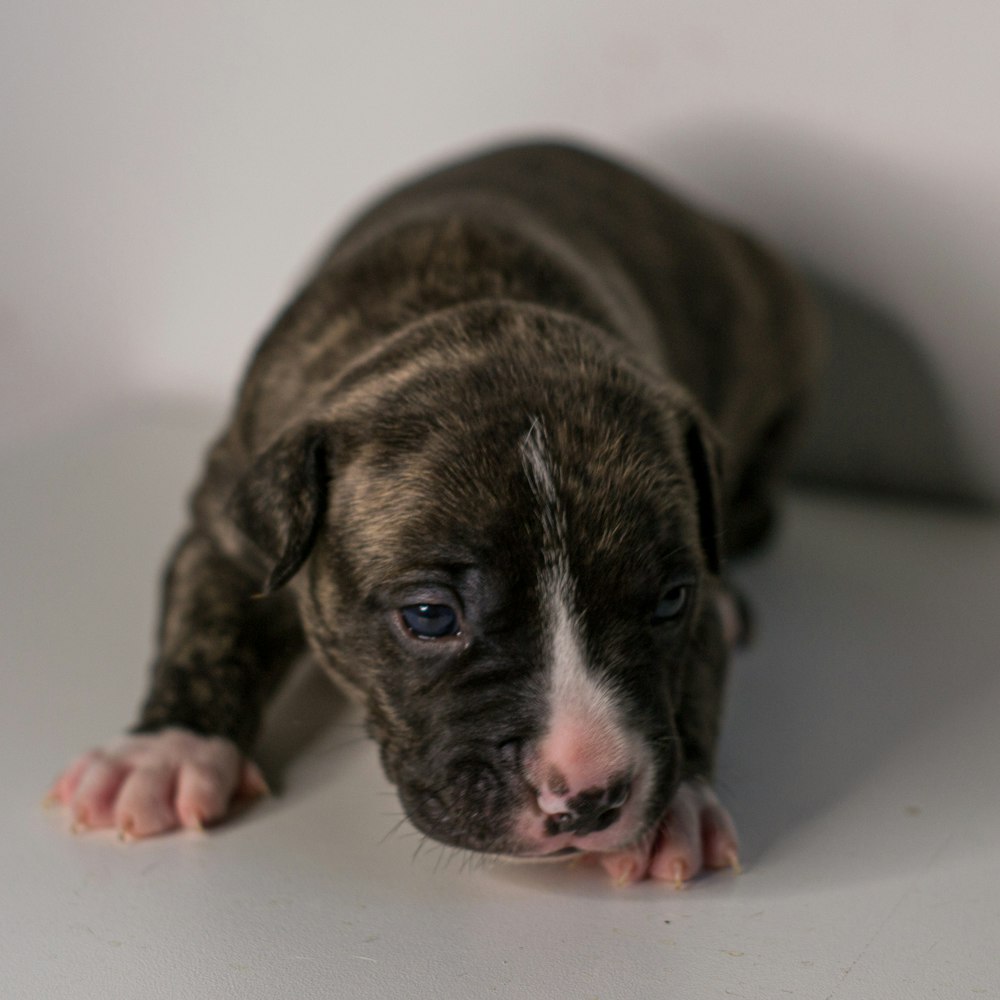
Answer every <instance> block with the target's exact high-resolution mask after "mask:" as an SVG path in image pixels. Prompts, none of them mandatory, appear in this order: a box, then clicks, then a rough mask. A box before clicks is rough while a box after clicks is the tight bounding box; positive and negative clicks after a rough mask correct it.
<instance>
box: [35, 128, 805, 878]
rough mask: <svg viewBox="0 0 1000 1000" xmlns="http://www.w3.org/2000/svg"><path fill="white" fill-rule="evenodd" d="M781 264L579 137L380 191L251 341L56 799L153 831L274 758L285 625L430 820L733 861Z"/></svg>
mask: <svg viewBox="0 0 1000 1000" xmlns="http://www.w3.org/2000/svg"><path fill="white" fill-rule="evenodd" d="M816 358H817V337H816V330H815V322H814V316H813V312H812V310H811V307H810V303H809V301H808V299H807V296H806V294H805V292H804V290H803V287H802V286H801V284H800V283H799V281H798V279H797V278H796V277H795V276H793V274H792V273H791V272H790V271H789V270H788V269H787V268H786V267H785V266H784V265H783V264H781V263H780V262H779V261H778V260H776V259H775V257H774V256H772V255H771V254H770V253H769V252H768V251H766V250H765V249H763V248H762V247H761V246H760V245H759V244H758V243H757V242H755V241H753V240H752V239H750V238H749V237H747V236H746V235H744V234H742V233H740V232H738V231H737V230H735V229H732V228H730V227H728V226H726V225H722V224H720V223H719V222H716V221H713V220H710V219H708V218H706V217H705V216H703V215H702V214H700V213H698V212H696V211H694V210H693V209H691V208H690V207H688V206H687V205H685V204H683V203H682V202H681V201H679V200H677V199H675V198H674V197H672V196H671V195H669V194H667V193H665V192H664V191H662V190H661V189H659V188H658V187H656V186H654V185H653V184H651V183H649V182H648V181H647V180H645V179H643V178H642V177H640V176H639V175H637V174H635V173H633V172H632V171H630V170H628V169H626V168H623V167H622V166H619V165H617V164H615V163H612V162H610V161H609V160H607V159H605V158H603V157H601V156H598V155H595V154H593V153H590V152H586V151H584V150H581V149H576V148H572V147H569V146H564V145H555V144H541V143H539V144H529V145H520V146H515V147H509V148H502V149H499V150H494V151H490V152H487V153H485V154H483V155H479V156H476V157H474V158H472V159H468V160H465V161H463V162H460V163H457V164H454V165H451V166H448V167H446V168H444V169H441V170H438V171H436V172H434V173H432V174H430V175H428V176H426V177H423V178H421V179H419V180H417V181H415V182H414V183H412V184H409V185H407V186H405V187H403V188H401V189H399V190H397V191H396V192H395V193H393V194H390V195H389V196H388V197H386V198H385V199H384V200H382V201H380V202H379V203H378V204H376V205H375V206H374V207H373V208H372V209H371V210H370V211H369V212H368V213H367V214H365V215H364V216H363V217H362V218H361V219H360V220H359V221H358V222H356V223H355V224H354V225H353V227H351V228H350V229H349V231H348V232H347V233H346V234H345V235H344V236H343V237H342V238H341V239H340V240H339V241H338V242H337V243H336V245H335V246H334V247H333V249H332V250H331V251H330V252H329V254H328V255H327V256H326V257H325V259H323V261H322V263H321V264H320V265H319V267H318V269H317V270H316V272H315V274H314V275H313V277H312V278H311V279H310V280H309V281H308V283H307V284H306V285H305V287H304V288H303V289H302V290H301V291H300V292H299V294H298V295H297V296H296V297H295V299H294V300H293V301H292V302H291V304H290V305H289V306H288V307H287V308H286V310H285V311H284V312H283V313H282V314H281V316H280V317H279V318H278V320H277V322H276V323H275V324H274V326H273V328H272V329H271V331H270V332H269V333H268V335H267V336H266V338H265V339H264V341H263V343H262V344H261V345H260V347H259V348H258V350H257V353H256V355H255V356H254V358H253V361H252V363H251V365H250V368H249V371H248V373H247V375H246V377H245V381H244V383H243V386H242V389H241V392H240V395H239V400H238V403H237V406H236V410H235V413H234V416H233V419H232V421H231V423H230V425H229V426H228V428H227V429H226V430H225V432H224V433H223V435H222V437H221V438H220V439H219V440H218V441H217V443H216V444H215V445H214V447H213V448H212V450H211V452H210V455H209V458H208V461H207V466H206V470H205V473H204V476H203V479H202V481H201V483H200V485H199V486H198V488H197V490H196V493H195V496H194V499H193V502H192V520H191V525H190V528H189V530H188V532H187V533H186V534H185V535H184V537H183V538H182V540H181V541H180V544H179V546H178V548H177V550H176V552H175V553H174V555H173V558H172V561H171V564H170V567H169V571H168V574H167V578H166V583H165V592H164V603H163V613H162V623H161V630H160V635H159V652H158V656H157V659H156V664H155V668H154V672H153V678H152V686H151V690H150V692H149V695H148V698H147V700H146V702H145V705H144V708H143V710H142V714H141V718H140V721H139V724H138V725H137V726H136V727H135V729H134V730H133V731H132V734H131V735H130V736H128V737H126V738H125V739H124V740H122V741H121V742H119V743H118V744H116V745H114V746H112V747H110V748H108V749H106V750H100V751H93V752H91V753H89V754H86V755H85V756H83V757H81V758H79V759H78V760H77V761H76V762H74V763H73V764H72V765H71V766H70V767H69V768H68V769H67V770H66V772H65V773H64V774H63V775H62V776H61V777H60V779H59V780H58V781H57V783H56V785H55V787H54V790H53V794H54V797H55V798H56V799H57V800H58V801H60V802H62V803H65V804H67V805H68V806H69V807H70V808H71V810H72V812H73V815H74V817H75V821H76V823H77V825H78V826H83V827H103V826H115V827H117V828H118V829H119V831H120V832H121V833H122V835H124V836H128V837H145V836H149V835H152V834H156V833H160V832H163V831H166V830H169V829H172V828H175V827H177V826H187V827H199V826H201V825H203V824H208V823H214V822H217V821H218V820H220V819H222V818H223V817H224V816H225V814H226V812H227V810H228V808H229V806H230V804H231V802H232V800H233V798H234V797H235V796H237V795H239V794H241V793H242V794H248V793H249V794H253V793H255V792H259V791H261V790H263V788H264V783H263V780H262V778H261V776H260V774H259V772H258V771H257V770H256V768H255V767H254V765H253V764H252V763H251V762H250V760H249V756H248V755H249V754H250V752H251V749H252V746H253V741H254V738H255V735H256V733H257V730H258V726H259V723H260V719H261V714H262V711H263V708H264V705H265V702H266V700H267V697H268V695H269V694H270V693H271V692H272V691H273V690H274V688H275V686H276V684H277V682H278V681H279V680H280V678H281V676H282V673H283V671H284V669H285V668H286V667H287V666H288V664H290V663H291V662H292V661H293V660H294V659H295V657H296V656H297V655H298V654H299V653H300V652H301V651H302V650H303V649H304V648H305V647H308V648H309V649H310V650H311V651H312V653H313V655H315V656H316V657H317V658H318V659H319V660H320V661H321V663H323V664H324V665H325V666H326V667H327V668H328V669H329V671H330V672H331V673H332V674H333V675H334V676H335V677H336V678H337V679H338V680H340V681H341V682H342V683H343V684H344V685H345V686H346V687H347V688H348V689H349V690H351V691H353V692H354V693H355V694H356V695H357V696H358V697H359V698H360V699H361V700H362V702H363V704H364V705H365V708H366V710H367V718H368V729H369V731H370V733H371V735H372V736H373V737H374V738H375V740H376V741H377V742H378V745H379V747H380V750H381V756H382V762H383V765H384V768H385V771H386V774H387V775H388V777H389V778H390V779H391V780H392V781H393V782H394V783H395V785H396V786H397V788H398V792H399V797H400V800H401V802H402V804H403V807H404V809H405V811H406V814H407V816H408V817H409V818H410V820H411V821H412V823H413V824H414V825H415V826H416V827H418V828H419V829H420V830H422V831H423V832H424V833H426V834H428V835H429V836H431V837H433V838H435V839H437V840H439V841H443V842H444V843H447V844H451V845H456V846H459V847H464V848H468V849H471V850H477V851H488V852H492V853H496V854H502V855H515V856H522V857H524V856H528V857H539V856H556V855H559V856H561V855H564V854H571V853H576V852H588V853H594V854H596V855H597V856H598V857H599V859H600V860H601V862H602V863H603V864H604V866H605V867H606V868H607V869H608V871H609V872H610V873H611V874H612V876H613V877H615V878H616V879H618V880H619V881H623V882H624V881H633V880H636V879H639V878H643V877H645V876H647V875H650V876H653V877H656V878H663V879H667V880H669V881H671V882H674V883H677V884H680V883H681V882H683V881H684V880H686V879H688V878H690V877H692V876H693V875H695V874H696V873H697V872H698V871H700V870H701V869H702V868H703V867H708V868H712V867H720V866H723V865H728V864H733V865H734V866H735V865H736V864H737V860H736V859H737V840H736V834H735V831H734V830H733V826H732V823H731V821H730V819H729V817H728V815H727V813H726V811H725V810H724V808H723V807H722V806H721V805H720V803H719V802H718V800H717V799H716V798H715V796H714V794H713V792H712V791H711V788H710V784H709V783H710V780H711V776H712V769H713V763H714V755H715V747H716V742H717V737H718V728H719V717H720V707H721V700H722V692H723V683H724V677H725V671H726V661H727V657H728V654H729V650H730V647H731V646H732V645H733V643H734V641H736V639H737V638H738V636H739V633H740V630H741V624H740V616H739V613H738V610H737V605H736V602H735V601H734V600H733V598H732V597H731V596H730V595H729V592H728V591H727V589H726V587H725V585H724V583H723V580H722V577H721V572H722V566H723V556H724V550H725V553H733V552H740V551H742V550H745V549H747V548H748V547H750V546H752V545H753V544H754V543H755V542H757V541H759V540H760V539H761V538H762V537H763V535H764V534H765V532H766V530H767V528H768V526H769V524H770V521H771V514H772V502H773V490H774V485H775V479H776V476H778V475H779V474H780V473H781V472H782V470H783V468H784V464H785V455H786V451H787V445H788V441H789V438H790V436H791V433H792V431H793V430H794V428H795V426H796V424H797V422H798V418H799V415H800V413H801V411H802V408H803V405H804V402H805V399H806V396H807V394H808V390H809V387H810V384H811V381H812V378H813V374H814V368H815V366H816Z"/></svg>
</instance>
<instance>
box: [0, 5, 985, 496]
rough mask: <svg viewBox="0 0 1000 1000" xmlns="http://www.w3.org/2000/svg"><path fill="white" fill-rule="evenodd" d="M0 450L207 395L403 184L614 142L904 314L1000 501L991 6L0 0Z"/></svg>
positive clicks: (232, 376) (227, 381)
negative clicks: (499, 160)
mask: <svg viewBox="0 0 1000 1000" xmlns="http://www.w3.org/2000/svg"><path fill="white" fill-rule="evenodd" d="M0 9H2V11H3V19H2V24H0V102H2V104H0V150H2V151H0V234H2V243H0V254H2V262H0V407H2V409H0V443H3V444H7V445H10V444H12V443H13V444H24V443H25V442H26V441H28V440H30V439H33V438H37V436H38V435H39V434H41V433H42V432H43V431H44V430H46V429H47V428H50V427H52V426H54V425H57V424H59V423H64V422H66V421H67V420H70V419H73V420H76V419H80V418H81V416H82V415H83V414H84V413H86V412H87V411H89V410H93V409H94V408H97V407H100V406H104V405H106V404H107V403H109V402H110V401H114V400H116V399H119V398H121V397H126V396H133V397H134V396H135V395H143V396H150V395H155V396H157V397H158V396H160V395H170V396H176V395H178V394H181V395H185V396H194V397H199V398H200V397H210V398H212V399H216V400H217V399H220V398H222V397H224V396H227V395H228V394H229V393H231V391H232V387H233V385H234V383H235V380H236V378H237V375H238V372H239V369H240V367H241V365H242V363H243V361H244V359H245V358H246V356H247V353H248V351H249V349H250V347H251V345H252V342H253V340H254V338H255V337H256V336H257V334H258V333H259V332H260V331H261V330H262V329H263V327H264V326H265V324H266V322H267V320H268V319H269V318H270V316H271V314H272V313H273V311H274V310H275V309H276V308H277V306H278V305H279V304H280V302H281V301H282V299H283V298H284V297H285V295H287V293H288V291H289V290H290V287H291V286H292V284H293V283H294V281H295V279H296V278H297V277H298V276H299V275H300V274H301V272H302V268H303V267H304V266H305V264H306V263H307V262H308V260H309V259H310V258H311V256H312V255H313V254H314V253H315V252H316V250H317V249H318V248H319V246H320V245H321V244H322V243H323V242H324V241H325V240H326V238H327V237H328V236H329V235H330V233H331V232H332V231H333V229H334V228H335V226H336V224H337V223H338V222H340V221H343V219H344V217H345V216H346V215H347V214H348V213H349V212H350V211H352V210H354V209H356V208H357V207H358V206H359V205H360V204H361V202H362V201H363V200H364V198H365V197H367V196H370V195H371V194H372V193H374V192H376V191H377V190H378V189H380V188H381V187H383V186H384V185H385V183H386V182H388V181H390V180H393V179H395V178H398V177H399V176H400V175H401V174H402V173H404V172H406V171H408V170H410V169H413V168H415V167H418V166H422V165H424V164H425V163H427V162H428V161H430V160H434V159H436V158H439V157H441V156H443V155H448V154H450V153H452V152H454V151H456V150H460V149H464V148H467V147H469V146H471V145H474V144H475V143H477V142H480V141H484V140H493V139H496V138H500V137H505V136H509V135H523V134H526V133H534V132H547V133H551V132H558V133H561V134H569V135H578V136H581V137H583V138H586V139H590V140H591V141H596V142H599V143H602V144H606V145H611V146H614V147H618V148H620V149H622V150H623V151H625V152H626V153H627V154H629V155H630V156H632V157H633V158H636V159H638V160H640V161H642V162H645V163H646V164H647V165H648V166H649V167H650V168H651V169H653V170H654V171H657V172H659V173H661V174H663V175H664V176H667V177H671V178H673V179H674V181H675V183H676V185H677V186H679V187H681V188H683V189H685V190H687V191H689V192H690V193H692V194H694V195H696V196H698V197H700V198H701V199H702V200H703V201H704V202H706V203H708V204H709V205H711V206H713V207H716V208H721V209H723V210H724V211H726V212H727V213H729V214H730V215H732V216H734V217H737V218H739V219H742V220H745V221H747V222H749V223H752V224H753V225H754V226H755V227H756V228H757V229H758V230H760V231H762V232H764V233H766V234H767V235H769V236H771V237H772V238H774V239H776V240H778V241H779V242H780V243H782V244H783V245H784V246H786V247H787V248H789V249H790V250H792V251H793V252H795V253H798V254H799V255H801V256H803V257H805V258H806V259H808V260H810V261H811V262H812V263H814V264H815V265H817V266H818V267H820V268H821V269H822V270H824V271H825V272H827V273H828V274H830V275H832V276H834V277H836V278H838V279H840V280H842V281H846V282H847V283H848V284H849V285H851V286H853V287H854V288H856V289H857V290H859V291H861V292H863V293H866V294H867V295H868V296H870V297H871V298H872V299H873V300H875V301H876V302H879V303H882V304H883V305H885V306H887V307H889V308H890V309H891V310H892V311H893V312H894V313H895V314H896V315H898V316H899V317H900V318H901V319H903V320H904V321H905V323H906V324H907V325H908V326H909V328H910V329H911V330H912V331H913V333H914V336H915V337H916V338H917V340H918V341H919V343H920V344H921V345H922V346H923V348H924V349H925V350H927V351H928V352H929V354H930V357H931V360H932V363H933V366H934V368H935V369H936V371H937V372H938V374H939V376H940V378H941V379H942V381H943V386H944V389H945V392H946V395H947V397H948V400H949V402H950V405H951V406H952V407H954V410H955V413H956V415H957V417H958V420H959V427H960V431H961V433H962V435H963V437H964V439H965V443H966V445H967V446H968V447H969V448H970V449H972V451H973V453H974V455H975V458H976V460H977V465H978V468H979V471H980V477H981V479H982V482H983V484H984V485H985V486H986V488H987V489H990V490H991V491H992V492H993V493H994V495H996V496H1000V434H998V433H997V430H998V429H1000V401H998V398H1000V393H998V391H997V388H998V377H997V376H998V372H1000V333H998V329H1000V287H998V286H1000V267H998V261H1000V115H998V107H997V98H998V94H1000V58H998V56H997V52H998V50H1000V5H998V4H997V3H995V0H982V2H978V0H957V2H954V3H949V4H944V3H940V2H923V3H918V2H909V3H906V2H894V0H841V2H840V3H837V4H829V3H810V2H807V0H755V2H753V3H748V2H746V0H656V2H649V3H644V2H637V0H620V2H618V3H614V4H612V3H608V2H606V0H605V2H602V3H596V2H591V0H545V2H543V3H539V2H537V0H505V2H503V3H492V2H487V3H469V2H468V0H429V2H424V3H405V2H402V0H396V2H393V3H379V2H372V0H369V2H365V3H360V2H348V0H340V2H327V3H320V2H310V3H305V2H302V3H283V4H280V5H279V4H277V3H271V4H269V3H264V2H262V0H240V2H235V0H234V2H227V3H216V2H205V0H202V2H197V3H196V2H192V0H174V2H170V3H167V2H141V0H139V2H132V3H126V2H121V3H111V2H103V0H92V2H89V3H79V2H72V0H31V2H30V3H29V2H26V0H4V2H3V4H2V8H0Z"/></svg>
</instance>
